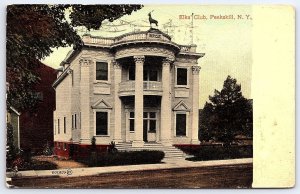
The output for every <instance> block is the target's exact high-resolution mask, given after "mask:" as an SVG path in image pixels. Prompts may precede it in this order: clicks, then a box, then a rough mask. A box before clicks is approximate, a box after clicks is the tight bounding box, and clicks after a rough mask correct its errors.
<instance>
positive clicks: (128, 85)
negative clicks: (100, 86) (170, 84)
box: [119, 81, 162, 92]
mask: <svg viewBox="0 0 300 194" xmlns="http://www.w3.org/2000/svg"><path fill="white" fill-rule="evenodd" d="M143 88H144V91H145V90H146V91H147V90H148V91H162V83H161V82H158V81H144V82H143ZM134 90H135V81H125V82H121V83H120V84H119V91H120V92H128V91H134Z"/></svg>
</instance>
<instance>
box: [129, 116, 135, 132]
mask: <svg viewBox="0 0 300 194" xmlns="http://www.w3.org/2000/svg"><path fill="white" fill-rule="evenodd" d="M129 130H130V131H134V119H130V120H129Z"/></svg>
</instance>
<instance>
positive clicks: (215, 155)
mask: <svg viewBox="0 0 300 194" xmlns="http://www.w3.org/2000/svg"><path fill="white" fill-rule="evenodd" d="M189 151H190V154H192V155H194V157H192V158H188V160H191V161H205V160H225V159H236V158H252V157H253V148H252V146H230V147H223V146H199V147H198V149H193V150H192V151H191V150H189Z"/></svg>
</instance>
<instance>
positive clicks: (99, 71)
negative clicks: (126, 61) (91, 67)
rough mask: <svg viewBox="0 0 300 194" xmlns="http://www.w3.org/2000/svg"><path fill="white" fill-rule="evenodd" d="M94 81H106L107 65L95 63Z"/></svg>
mask: <svg viewBox="0 0 300 194" xmlns="http://www.w3.org/2000/svg"><path fill="white" fill-rule="evenodd" d="M96 80H105V81H107V80H108V63H106V62H96Z"/></svg>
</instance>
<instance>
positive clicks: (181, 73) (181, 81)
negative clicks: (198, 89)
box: [176, 68, 187, 85]
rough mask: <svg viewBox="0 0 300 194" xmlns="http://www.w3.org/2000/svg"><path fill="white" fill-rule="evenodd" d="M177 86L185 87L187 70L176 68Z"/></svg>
mask: <svg viewBox="0 0 300 194" xmlns="http://www.w3.org/2000/svg"><path fill="white" fill-rule="evenodd" d="M176 84H177V85H187V69H186V68H177V83H176Z"/></svg>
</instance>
